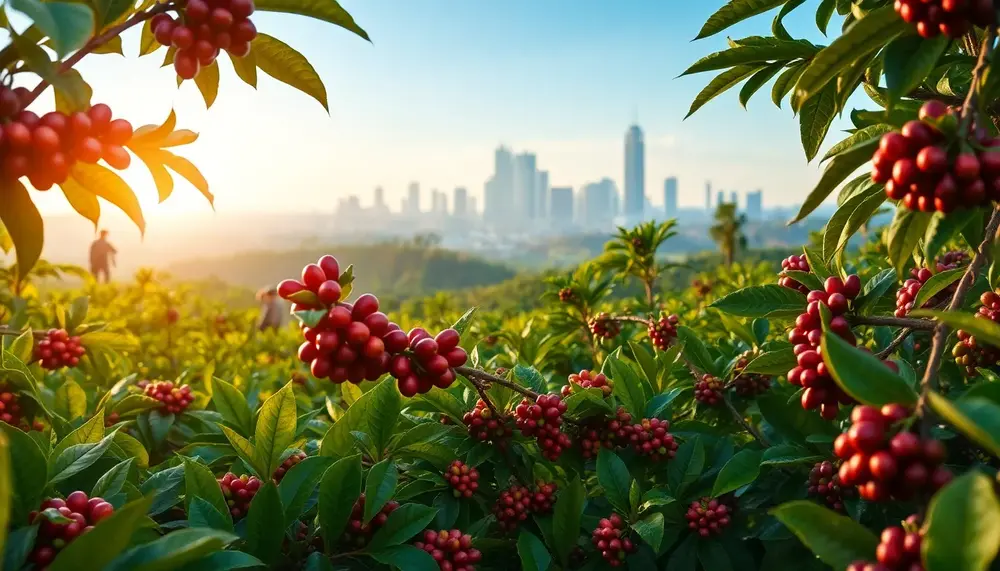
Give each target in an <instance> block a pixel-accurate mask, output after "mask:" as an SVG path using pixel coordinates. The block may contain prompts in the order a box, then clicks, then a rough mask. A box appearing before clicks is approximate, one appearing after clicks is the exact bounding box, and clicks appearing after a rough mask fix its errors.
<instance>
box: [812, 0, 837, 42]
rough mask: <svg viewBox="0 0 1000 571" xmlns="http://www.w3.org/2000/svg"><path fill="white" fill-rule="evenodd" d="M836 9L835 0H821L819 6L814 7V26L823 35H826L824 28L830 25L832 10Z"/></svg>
mask: <svg viewBox="0 0 1000 571" xmlns="http://www.w3.org/2000/svg"><path fill="white" fill-rule="evenodd" d="M836 9H837V0H823V1H822V2H820V5H819V8H817V9H816V27H817V28H819V31H820V32H823V35H824V36H825V35H826V28H827V26H829V25H830V19H831V18H833V12H834V11H835V10H836Z"/></svg>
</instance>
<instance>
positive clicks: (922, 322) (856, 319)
mask: <svg viewBox="0 0 1000 571" xmlns="http://www.w3.org/2000/svg"><path fill="white" fill-rule="evenodd" d="M847 321H848V322H850V324H851V325H888V326H889V327H906V328H909V329H926V330H928V331H930V330H931V329H934V320H933V319H918V318H915V317H879V316H868V315H851V316H848V317H847Z"/></svg>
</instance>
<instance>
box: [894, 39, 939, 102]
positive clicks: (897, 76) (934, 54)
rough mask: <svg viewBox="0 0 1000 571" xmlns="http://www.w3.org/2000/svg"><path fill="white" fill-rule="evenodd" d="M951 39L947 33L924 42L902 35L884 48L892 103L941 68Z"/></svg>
mask: <svg viewBox="0 0 1000 571" xmlns="http://www.w3.org/2000/svg"><path fill="white" fill-rule="evenodd" d="M949 43H951V39H950V38H949V37H948V36H947V35H944V34H940V35H938V36H936V37H934V38H930V39H924V38H922V37H920V36H918V35H916V34H914V35H907V36H900V37H897V38H896V39H894V40H892V41H891V42H889V45H887V46H886V47H885V52H884V54H883V57H884V58H885V85H886V87H887V88H888V89H887V92H888V95H889V100H890V101H891V102H895V101H898V100H899V98H900V97H903V96H905V95H909V94H910V92H911V91H913V90H914V89H916V88H917V87H919V86H920V84H921V83H923V82H924V79H925V78H926V77H927V76H928V75H929V74H930V73H931V71H933V70H934V68H935V67H937V65H938V61H939V60H940V59H941V56H943V55H944V52H945V50H946V49H948V44H949Z"/></svg>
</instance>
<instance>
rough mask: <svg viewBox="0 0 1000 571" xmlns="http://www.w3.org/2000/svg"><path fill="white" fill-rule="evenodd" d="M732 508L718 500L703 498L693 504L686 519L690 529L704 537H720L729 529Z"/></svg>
mask: <svg viewBox="0 0 1000 571" xmlns="http://www.w3.org/2000/svg"><path fill="white" fill-rule="evenodd" d="M732 513H733V512H732V507H731V506H729V505H727V504H726V503H724V502H721V501H719V500H718V499H716V498H710V497H703V498H701V499H698V500H695V501H693V502H691V505H690V506H688V511H687V513H686V514H684V517H685V518H686V519H687V520H688V527H689V528H691V529H692V530H694V531H695V532H696V533H698V535H700V536H702V537H708V536H710V535H719V534H721V533H722V531H723V530H724V529H726V528H727V527H729V524H730V522H731V516H732Z"/></svg>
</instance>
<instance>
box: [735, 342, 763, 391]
mask: <svg viewBox="0 0 1000 571" xmlns="http://www.w3.org/2000/svg"><path fill="white" fill-rule="evenodd" d="M752 357H754V355H753V353H752V352H751V351H746V352H745V353H743V354H742V355H740V358H739V360H737V361H736V365H735V366H734V367H733V375H734V376H733V381H732V386H733V389H734V390H735V391H736V394H737V395H739V396H741V397H743V398H746V399H749V398H754V397H756V396H758V395H762V394H764V393H765V392H767V390H768V389H770V388H771V377H770V376H769V375H762V374H760V373H747V372H745V371H746V368H747V366H749V365H750V361H752V360H753V359H752Z"/></svg>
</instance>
